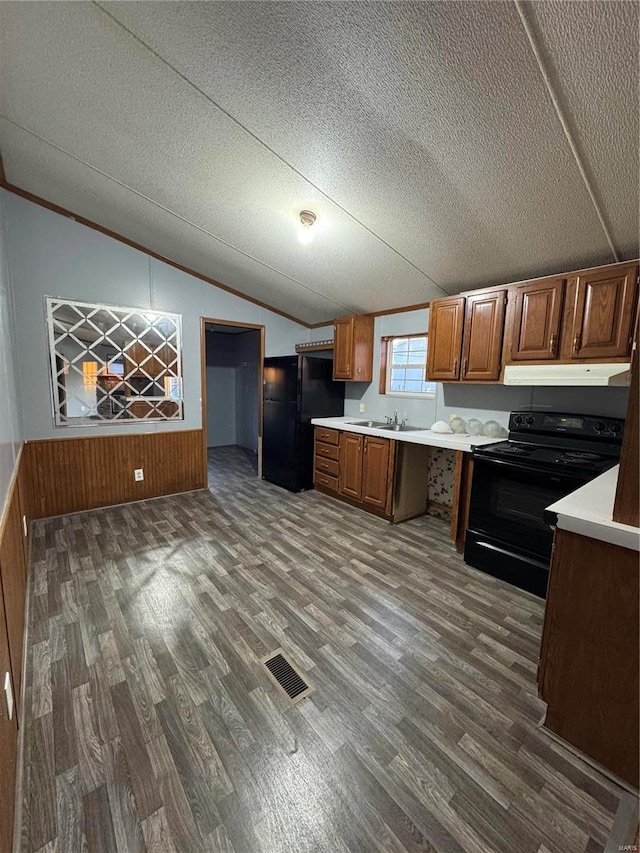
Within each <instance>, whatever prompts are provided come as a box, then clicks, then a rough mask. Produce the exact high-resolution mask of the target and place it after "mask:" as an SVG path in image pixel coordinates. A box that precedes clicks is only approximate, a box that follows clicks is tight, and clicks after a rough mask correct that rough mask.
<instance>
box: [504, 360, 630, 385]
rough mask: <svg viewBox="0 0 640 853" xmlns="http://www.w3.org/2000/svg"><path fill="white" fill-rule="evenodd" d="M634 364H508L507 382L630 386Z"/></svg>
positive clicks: (510, 383) (519, 383)
mask: <svg viewBox="0 0 640 853" xmlns="http://www.w3.org/2000/svg"><path fill="white" fill-rule="evenodd" d="M630 368H631V365H630V364H628V363H627V364H625V363H620V364H508V365H506V367H505V369H504V379H503V383H504V384H505V385H600V386H602V387H606V386H608V387H618V388H620V387H623V388H624V387H627V386H628V385H629V384H630V382H631V372H630Z"/></svg>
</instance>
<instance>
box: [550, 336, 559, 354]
mask: <svg viewBox="0 0 640 853" xmlns="http://www.w3.org/2000/svg"><path fill="white" fill-rule="evenodd" d="M557 342H558V336H557V335H556V333H555V332H554V333H553V334H552V335H551V337H550V338H549V352H550V353H551V355H555V354H556V343H557Z"/></svg>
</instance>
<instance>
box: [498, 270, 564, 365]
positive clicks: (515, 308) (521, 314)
mask: <svg viewBox="0 0 640 853" xmlns="http://www.w3.org/2000/svg"><path fill="white" fill-rule="evenodd" d="M565 284H566V281H565V279H564V278H557V279H551V280H550V281H549V280H546V279H545V280H543V281H530V282H527V284H520V285H517V286H516V287H514V288H513V289H512V293H511V297H510V298H511V300H512V312H513V315H512V322H511V324H510V333H509V338H510V339H509V340H508V341H506V342H505V343H507V344H508V353H507V356H508V360H509V361H516V362H517V361H549V360H550V359H556V358H557V357H558V352H559V344H560V327H561V321H562V304H563V298H564V288H565Z"/></svg>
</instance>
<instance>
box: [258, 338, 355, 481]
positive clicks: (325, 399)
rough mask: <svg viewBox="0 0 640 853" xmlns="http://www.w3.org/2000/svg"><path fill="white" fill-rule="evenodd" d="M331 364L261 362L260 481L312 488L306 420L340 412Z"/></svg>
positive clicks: (301, 359) (340, 387)
mask: <svg viewBox="0 0 640 853" xmlns="http://www.w3.org/2000/svg"><path fill="white" fill-rule="evenodd" d="M332 376H333V361H332V360H331V359H329V358H317V357H316V358H314V357H313V356H309V355H297V356H295V355H294V356H280V357H277V358H265V360H264V389H263V390H264V393H263V400H264V408H263V427H262V479H263V480H268V481H269V482H270V483H275V484H276V485H277V486H283V487H284V488H285V489H289V490H290V491H292V492H300V491H302V490H303V489H310V488H311V487H312V486H313V426H312V424H311V418H322V417H327V418H329V417H337V416H339V415H342V414H344V382H334V381H333V378H332Z"/></svg>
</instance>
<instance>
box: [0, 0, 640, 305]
mask: <svg viewBox="0 0 640 853" xmlns="http://www.w3.org/2000/svg"><path fill="white" fill-rule="evenodd" d="M638 17H639V6H638V4H636V3H627V2H615V0H613V2H602V3H591V2H579V3H578V2H576V3H568V2H538V3H535V4H523V3H519V4H518V5H516V4H515V3H511V2H487V3H483V2H474V3H466V2H463V3H456V2H446V3H444V2H420V3H415V4H414V3H409V2H403V3H385V2H359V3H352V2H346V3H342V2H330V3H318V2H282V3H280V2H259V3H254V2H244V0H243V2H213V3H207V2H195V3H188V2H180V3H174V2H136V3H131V2H124V3H120V2H116V3H111V2H107V3H101V4H99V5H98V4H93V3H86V2H72V3H67V2H52V3H50V2H40V3H6V2H1V3H0V31H1V39H2V41H1V42H0V56H1V58H2V67H1V68H0V74H1V79H2V89H1V101H0V113H1V114H2V116H3V118H2V119H0V150H1V151H2V154H3V158H4V164H5V171H6V174H7V179H8V181H9V182H11V183H13V184H15V185H17V186H19V187H22V188H24V189H26V190H29V191H31V192H33V193H35V194H37V195H40V196H42V197H44V198H46V199H48V200H50V201H53V202H55V203H57V204H59V205H61V206H63V207H66V208H68V209H70V210H72V211H74V212H75V213H78V214H80V215H82V216H85V217H87V218H89V219H92V220H94V221H95V222H97V223H99V224H101V225H103V226H105V227H107V228H110V229H112V230H114V231H117V232H119V233H121V234H123V235H125V236H127V237H128V238H130V239H132V240H135V241H137V242H139V243H141V244H143V245H145V246H147V247H149V248H150V249H153V250H154V251H156V252H159V253H160V254H162V255H165V256H166V257H169V258H171V259H172V260H175V261H177V262H179V263H181V264H184V265H186V266H188V267H191V268H193V269H195V270H196V271H198V272H201V273H203V274H205V275H207V276H210V277H212V278H216V279H218V280H220V281H222V282H224V283H225V284H227V285H229V286H231V287H234V288H236V289H238V290H240V291H242V292H244V293H246V294H248V295H250V296H253V297H255V298H257V299H260V300H262V301H264V302H266V303H268V304H270V305H273V306H274V307H275V308H277V309H280V310H282V311H286V312H288V313H290V314H293V315H295V316H297V317H300V318H302V319H304V320H306V321H307V322H320V321H323V320H327V319H329V318H331V317H333V316H335V315H336V314H338V313H342V312H344V311H345V310H355V311H379V310H384V309H387V308H392V307H397V306H402V305H409V304H413V303H419V302H424V301H427V300H429V299H431V298H434V297H436V296H439V295H442V294H443V293H445V292H450V293H453V292H456V291H459V290H463V289H468V288H471V287H476V286H478V287H479V286H482V285H485V284H492V283H501V282H504V281H509V280H514V279H517V278H522V277H527V276H531V275H536V274H544V273H548V272H553V271H554V270H561V269H569V268H572V267H574V268H575V267H580V266H585V265H589V264H591V263H607V262H610V261H613V260H616V259H624V258H629V257H636V256H637V255H638V61H637V60H638V37H639V31H638ZM303 207H311V208H312V209H313V210H315V211H316V212H317V214H318V222H317V224H316V225H315V226H314V231H317V233H316V236H315V239H314V240H313V242H312V243H311V244H310V245H308V246H303V245H302V244H301V243H300V242H299V241H298V240H297V239H296V234H295V232H296V217H297V212H298V211H299V210H300V209H302V208H303Z"/></svg>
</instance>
